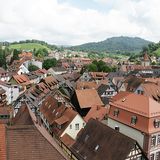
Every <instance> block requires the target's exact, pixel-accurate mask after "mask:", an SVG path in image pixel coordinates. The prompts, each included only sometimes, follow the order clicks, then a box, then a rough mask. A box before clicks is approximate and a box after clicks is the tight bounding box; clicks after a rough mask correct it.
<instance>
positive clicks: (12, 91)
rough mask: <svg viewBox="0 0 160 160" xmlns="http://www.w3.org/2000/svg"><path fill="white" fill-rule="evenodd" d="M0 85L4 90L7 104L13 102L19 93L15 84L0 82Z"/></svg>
mask: <svg viewBox="0 0 160 160" xmlns="http://www.w3.org/2000/svg"><path fill="white" fill-rule="evenodd" d="M0 87H2V88H3V89H4V90H5V91H6V96H7V97H6V101H7V104H11V103H12V102H14V101H15V100H16V99H17V98H18V96H19V95H20V92H19V87H18V86H17V85H1V84H0Z"/></svg>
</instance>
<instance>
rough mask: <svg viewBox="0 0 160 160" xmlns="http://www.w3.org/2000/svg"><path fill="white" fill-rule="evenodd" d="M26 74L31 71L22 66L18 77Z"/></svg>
mask: <svg viewBox="0 0 160 160" xmlns="http://www.w3.org/2000/svg"><path fill="white" fill-rule="evenodd" d="M24 73H29V70H28V69H27V68H26V67H25V65H23V64H22V65H21V66H20V67H19V71H18V72H17V74H18V75H21V74H24Z"/></svg>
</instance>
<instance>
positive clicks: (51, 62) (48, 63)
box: [43, 58, 57, 69]
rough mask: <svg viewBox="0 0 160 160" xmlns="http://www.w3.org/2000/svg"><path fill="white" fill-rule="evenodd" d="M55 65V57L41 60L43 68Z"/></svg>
mask: <svg viewBox="0 0 160 160" xmlns="http://www.w3.org/2000/svg"><path fill="white" fill-rule="evenodd" d="M56 65H57V60H56V59H55V58H52V59H46V60H44V62H43V68H45V69H49V68H51V67H55V66H56Z"/></svg>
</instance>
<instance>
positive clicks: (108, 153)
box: [71, 119, 147, 160]
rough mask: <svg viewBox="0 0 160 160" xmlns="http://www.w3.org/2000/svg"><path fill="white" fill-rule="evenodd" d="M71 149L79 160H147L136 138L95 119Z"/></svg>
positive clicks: (89, 123) (81, 133)
mask: <svg viewBox="0 0 160 160" xmlns="http://www.w3.org/2000/svg"><path fill="white" fill-rule="evenodd" d="M71 150H72V152H73V153H74V154H75V155H77V157H78V159H79V160H131V159H135V160H147V157H146V156H145V155H144V153H143V150H142V149H141V147H140V146H139V144H138V143H137V142H136V141H135V140H133V139H131V138H129V137H127V136H125V135H123V134H121V133H119V132H118V131H115V130H113V129H112V128H110V127H108V126H106V125H104V124H102V123H101V122H99V121H97V120H93V119H91V120H89V122H88V123H87V125H86V126H85V128H84V129H83V130H82V131H81V132H80V134H79V135H78V137H77V139H76V142H75V143H74V144H73V145H72V146H71Z"/></svg>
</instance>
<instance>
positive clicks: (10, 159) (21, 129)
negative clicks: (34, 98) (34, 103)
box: [0, 105, 67, 160]
mask: <svg viewBox="0 0 160 160" xmlns="http://www.w3.org/2000/svg"><path fill="white" fill-rule="evenodd" d="M11 124H12V125H4V124H0V130H1V134H0V155H1V160H18V159H24V160H44V159H46V160H67V157H66V156H65V155H64V154H63V152H62V150H61V148H60V147H59V146H58V144H57V143H56V141H55V139H53V138H52V137H51V136H50V135H49V133H48V132H47V131H46V130H45V128H44V127H43V126H42V125H40V124H39V123H38V121H37V118H36V117H35V115H34V114H33V113H32V111H31V110H30V109H29V108H28V107H27V106H26V105H23V106H22V107H21V110H20V111H19V113H18V114H17V116H16V117H15V118H14V119H13V121H12V123H11Z"/></svg>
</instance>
